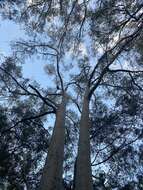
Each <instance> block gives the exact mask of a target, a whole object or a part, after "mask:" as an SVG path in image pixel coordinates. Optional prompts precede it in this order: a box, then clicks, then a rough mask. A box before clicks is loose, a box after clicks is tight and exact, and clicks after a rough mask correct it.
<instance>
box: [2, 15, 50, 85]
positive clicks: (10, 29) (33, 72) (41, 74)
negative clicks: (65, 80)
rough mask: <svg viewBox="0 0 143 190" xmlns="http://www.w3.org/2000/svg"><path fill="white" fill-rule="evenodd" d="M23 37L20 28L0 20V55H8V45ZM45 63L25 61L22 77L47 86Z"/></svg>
mask: <svg viewBox="0 0 143 190" xmlns="http://www.w3.org/2000/svg"><path fill="white" fill-rule="evenodd" d="M23 37H25V34H24V31H23V30H22V28H20V26H18V25H16V24H15V23H13V22H12V21H3V20H1V19H0V54H4V55H5V56H8V55H10V53H11V47H10V43H11V42H12V41H14V40H16V39H17V40H18V39H19V38H23ZM44 66H45V62H44V61H39V60H37V59H36V58H34V57H33V58H32V59H29V60H27V61H26V63H25V64H24V67H23V75H24V77H26V78H30V79H32V80H36V81H37V82H38V83H40V84H41V86H42V87H44V86H49V85H50V82H49V83H48V84H47V82H48V77H47V75H46V74H45V71H44V69H43V68H44Z"/></svg>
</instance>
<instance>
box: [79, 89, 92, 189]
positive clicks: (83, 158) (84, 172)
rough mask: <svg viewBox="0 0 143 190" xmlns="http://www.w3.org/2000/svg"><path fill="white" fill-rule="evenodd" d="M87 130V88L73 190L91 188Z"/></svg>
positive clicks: (88, 125)
mask: <svg viewBox="0 0 143 190" xmlns="http://www.w3.org/2000/svg"><path fill="white" fill-rule="evenodd" d="M89 130H90V119H89V98H88V89H87V90H86V93H85V96H84V100H83V108H82V114H81V121H80V135H79V144H78V155H77V161H76V172H75V173H76V176H75V190H93V182H92V172H91V160H90V134H89Z"/></svg>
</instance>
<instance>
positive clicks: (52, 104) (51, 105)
mask: <svg viewBox="0 0 143 190" xmlns="http://www.w3.org/2000/svg"><path fill="white" fill-rule="evenodd" d="M29 87H30V88H32V89H33V90H34V91H35V92H36V93H37V94H38V96H39V97H40V98H41V99H42V100H43V102H44V103H45V104H47V105H48V106H49V107H51V108H53V111H54V112H56V105H55V103H54V102H53V101H52V100H50V99H49V98H46V99H47V100H48V101H47V100H46V99H45V98H44V97H43V96H42V95H41V93H40V92H39V91H38V90H37V89H36V88H35V87H33V86H32V85H29Z"/></svg>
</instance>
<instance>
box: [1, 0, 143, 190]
mask: <svg viewBox="0 0 143 190" xmlns="http://www.w3.org/2000/svg"><path fill="white" fill-rule="evenodd" d="M10 3H11V2H10ZM93 3H95V4H96V6H95V7H94V6H93ZM9 5H11V4H9ZM15 5H17V6H15ZM23 5H26V8H25V6H23ZM2 6H5V4H4V3H3V5H2ZM142 8H143V5H142V3H141V2H140V1H136V2H135V1H126V2H124V1H120V2H118V1H116V0H114V1H113V0H109V1H105V2H104V1H93V2H91V1H89V2H88V1H87V2H86V1H83V2H78V1H69V2H67V1H59V2H58V3H57V4H55V3H54V2H53V1H50V2H47V1H42V2H37V1H33V2H32V3H30V4H26V2H24V3H19V2H18V1H16V2H15V4H13V6H12V7H9V9H7V10H8V11H9V12H7V11H6V12H5V11H4V12H3V14H4V15H5V16H7V13H9V15H10V16H11V18H12V19H14V20H16V21H19V15H20V18H21V20H20V21H22V22H23V23H26V30H27V31H28V32H29V33H30V34H31V38H30V40H27V41H25V40H22V41H20V42H17V43H16V44H15V46H14V48H15V54H16V56H17V57H18V58H20V59H21V58H24V56H25V55H26V56H27V55H28V56H29V55H32V54H35V53H36V54H42V55H43V56H45V55H46V56H47V57H46V58H49V62H51V61H54V62H55V61H56V65H57V66H56V71H57V77H58V82H60V88H61V90H62V93H63V92H64V91H65V89H66V87H67V86H69V84H70V83H69V84H68V85H67V84H66V85H67V86H66V85H65V83H66V82H67V79H66V77H65V78H64V76H62V75H61V72H59V67H60V71H61V70H63V68H65V67H68V68H70V64H68V63H65V62H66V61H65V60H66V59H65V58H66V55H69V54H72V57H73V61H74V66H75V68H76V67H77V68H78V71H79V72H78V75H79V76H78V75H76V76H75V74H74V75H70V74H72V72H71V70H70V69H68V71H67V69H65V70H64V71H65V72H66V71H67V73H68V76H69V78H70V80H71V81H72V82H71V84H72V85H70V87H71V86H73V85H74V86H75V88H76V90H75V88H71V92H72V96H73V97H71V99H74V100H75V97H74V93H79V95H78V94H77V101H76V105H77V106H78V108H79V107H80V106H79V105H82V112H81V121H80V134H79V144H78V155H77V161H76V167H75V168H76V172H75V189H82V190H84V189H85V188H86V190H87V189H90V190H91V189H92V188H93V182H92V173H91V164H90V130H91V129H90V128H91V121H90V111H89V110H90V103H92V101H93V99H94V96H95V98H96V94H99V96H101V93H102V94H105V93H106V92H107V90H109V92H110V93H112V91H113V90H112V88H115V89H116V88H118V90H120V91H127V92H128V91H129V90H128V88H129V87H128V85H129V84H128V81H129V78H130V79H131V82H132V86H131V87H134V86H135V87H136V88H137V89H138V90H140V91H142V87H141V81H140V80H141V74H142V70H141V69H140V67H139V64H138V63H139V62H138V61H136V60H135V57H134V61H135V63H136V67H135V66H134V67H133V68H132V66H131V63H132V60H129V56H130V53H131V52H132V51H134V52H136V53H137V51H136V50H137V48H136V49H135V47H136V45H137V47H139V46H138V43H136V42H138V41H139V39H141V36H142V17H143V14H142ZM4 10H5V9H4ZM103 11H104V12H105V14H104V13H103ZM31 16H32V18H31ZM57 18H58V21H59V22H55V20H56V19H57ZM52 19H53V20H52ZM47 33H48V35H47ZM40 35H41V36H42V37H43V36H44V37H45V38H44V41H43V38H42V37H41V36H40ZM95 46H96V47H95ZM99 47H100V49H101V53H100V52H99ZM19 50H20V51H21V52H22V53H21V54H19ZM101 54H102V55H101ZM92 56H93V57H94V58H95V61H94V60H93V59H91V57H92ZM125 56H126V58H125ZM53 57H54V58H53ZM125 60H128V63H127V66H128V67H127V68H126V65H125ZM119 61H121V62H123V63H122V64H121V65H120V64H119ZM61 68H62V69H61ZM64 79H65V80H64ZM124 79H127V81H126V83H123V80H124ZM63 81H66V82H65V83H64V84H63ZM67 83H68V82H67ZM139 84H140V85H139ZM101 87H102V90H100V88H101ZM32 89H33V90H34V91H36V89H35V88H33V87H32ZM36 93H37V91H36ZM128 93H129V92H128ZM37 94H38V95H39V96H40V94H41V93H39V92H38V93H37ZM63 94H64V93H63ZM83 94H84V95H83ZM117 95H118V94H117ZM125 96H126V98H125ZM79 97H80V98H81V99H82V101H83V102H81V101H80V100H79ZM121 97H123V98H125V99H126V100H127V101H126V102H125V104H126V105H127V109H125V110H124V112H128V113H130V115H132V114H134V112H135V111H136V110H134V109H132V108H133V107H134V106H135V107H134V108H136V104H135V101H134V98H131V97H128V96H127V95H122V94H120V98H121ZM41 98H42V99H43V96H42V97H41ZM114 98H115V100H116V97H114ZM129 102H130V103H131V104H132V106H131V107H130V109H129V108H128V107H129ZM78 104H79V105H78ZM63 113H64V112H63ZM106 114H107V113H106ZM62 117H65V114H64V115H63V116H62ZM62 117H61V116H60V118H62ZM57 118H58V115H57ZM108 119H109V118H108V117H107V116H106V117H105V121H108ZM95 130H96V127H95ZM109 130H110V128H109ZM60 132H61V131H60ZM108 132H109V131H108ZM115 132H117V131H115ZM95 133H96V131H95ZM105 133H107V131H105ZM62 134H63V133H62ZM62 136H63V135H60V136H59V138H61V139H63V138H62ZM57 139H58V138H57V137H56V138H55V140H53V142H56V140H57ZM61 144H63V141H62V143H61ZM123 144H125V142H124V141H123ZM125 145H128V143H127V144H125ZM122 146H123V145H122V144H121V146H119V147H113V149H112V150H113V151H112V152H111V155H109V158H111V157H112V156H113V155H114V153H117V152H118V151H119V150H120V149H122ZM59 147H60V148H61V147H62V148H63V146H60V145H59ZM62 150H63V149H62ZM52 152H54V150H52ZM61 152H62V153H63V151H61ZM59 154H60V153H59ZM61 155H63V154H61ZM83 155H84V156H83ZM55 157H56V156H55ZM61 160H63V159H61ZM107 160H108V157H107V159H105V161H107ZM105 161H104V162H105ZM47 162H49V163H50V161H47ZM102 162H103V161H101V163H102ZM59 163H61V162H59ZM49 165H50V167H52V169H53V168H54V165H53V164H49ZM61 165H62V164H60V166H61ZM60 168H61V167H60ZM58 171H61V169H59V170H58ZM61 173H62V172H60V176H61V175H62V174H61ZM57 176H58V175H57ZM44 181H46V180H44ZM50 182H52V180H50ZM50 182H49V183H48V184H50ZM60 183H61V177H60ZM60 186H61V185H59V184H58V187H60ZM43 187H45V185H44V186H43Z"/></svg>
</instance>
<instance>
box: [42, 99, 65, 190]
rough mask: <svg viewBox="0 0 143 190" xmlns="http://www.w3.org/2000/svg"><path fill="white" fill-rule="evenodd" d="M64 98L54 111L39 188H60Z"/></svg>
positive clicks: (63, 134) (62, 157)
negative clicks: (52, 125) (52, 126)
mask: <svg viewBox="0 0 143 190" xmlns="http://www.w3.org/2000/svg"><path fill="white" fill-rule="evenodd" d="M65 110H66V98H65V97H63V100H62V103H61V104H60V105H59V107H58V109H57V112H56V121H55V126H54V131H53V135H52V139H51V143H50V146H49V151H48V156H47V159H46V163H45V166H44V169H43V175H42V178H41V182H40V190H62V174H63V159H64V141H65Z"/></svg>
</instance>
